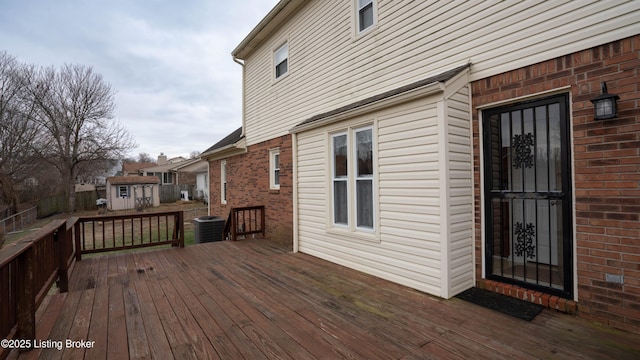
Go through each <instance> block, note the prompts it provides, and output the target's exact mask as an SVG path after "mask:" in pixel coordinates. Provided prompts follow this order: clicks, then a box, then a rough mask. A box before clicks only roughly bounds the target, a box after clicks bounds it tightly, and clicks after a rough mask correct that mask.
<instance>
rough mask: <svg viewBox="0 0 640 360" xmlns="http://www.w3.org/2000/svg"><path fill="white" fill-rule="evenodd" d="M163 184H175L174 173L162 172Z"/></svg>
mask: <svg viewBox="0 0 640 360" xmlns="http://www.w3.org/2000/svg"><path fill="white" fill-rule="evenodd" d="M162 184H163V185H164V184H173V173H162Z"/></svg>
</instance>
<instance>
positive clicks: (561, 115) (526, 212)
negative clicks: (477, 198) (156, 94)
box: [482, 95, 573, 297]
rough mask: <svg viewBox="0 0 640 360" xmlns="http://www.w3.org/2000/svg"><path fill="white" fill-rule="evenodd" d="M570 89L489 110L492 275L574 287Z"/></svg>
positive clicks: (565, 289)
mask: <svg viewBox="0 0 640 360" xmlns="http://www.w3.org/2000/svg"><path fill="white" fill-rule="evenodd" d="M568 115H569V109H568V96H567V95H556V96H551V97H547V98H544V99H540V100H536V101H530V102H525V103H519V104H515V105H510V106H504V107H499V108H493V109H489V110H485V111H483V112H482V119H483V120H482V121H483V122H482V126H483V137H484V140H483V141H484V144H483V145H484V146H483V156H484V158H483V160H484V204H485V205H484V211H485V214H484V215H485V229H486V231H485V264H486V275H487V278H488V279H494V280H498V281H502V282H507V283H514V284H517V285H520V286H523V287H526V288H531V289H537V290H541V291H544V292H546V293H551V294H556V295H560V296H563V297H571V295H572V293H573V278H572V276H573V270H572V269H573V268H572V241H573V240H572V230H571V229H572V226H571V206H572V201H571V179H570V174H571V173H570V162H569V151H570V145H569V135H568V128H569V116H568Z"/></svg>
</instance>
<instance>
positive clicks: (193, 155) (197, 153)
mask: <svg viewBox="0 0 640 360" xmlns="http://www.w3.org/2000/svg"><path fill="white" fill-rule="evenodd" d="M199 157H200V151H192V152H191V153H189V159H197V158H199Z"/></svg>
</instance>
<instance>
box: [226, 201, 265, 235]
mask: <svg viewBox="0 0 640 360" xmlns="http://www.w3.org/2000/svg"><path fill="white" fill-rule="evenodd" d="M252 234H262V236H263V237H264V235H265V223H264V206H263V205H260V206H248V207H237V208H231V211H230V212H229V217H228V218H227V222H226V223H225V228H224V237H226V238H228V239H230V240H236V239H237V238H238V236H246V235H252Z"/></svg>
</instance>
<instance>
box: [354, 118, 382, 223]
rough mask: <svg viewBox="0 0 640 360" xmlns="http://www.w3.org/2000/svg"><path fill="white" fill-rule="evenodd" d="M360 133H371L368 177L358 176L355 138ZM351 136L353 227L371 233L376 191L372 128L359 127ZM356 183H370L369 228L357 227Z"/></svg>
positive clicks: (374, 219)
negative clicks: (370, 157)
mask: <svg viewBox="0 0 640 360" xmlns="http://www.w3.org/2000/svg"><path fill="white" fill-rule="evenodd" d="M362 131H371V156H372V159H371V162H372V172H371V174H370V175H364V176H360V175H359V174H358V148H357V145H358V143H357V140H356V136H357V134H358V133H359V132H362ZM351 136H352V137H353V148H352V149H349V150H350V155H351V157H352V158H353V161H352V162H351V163H352V164H353V169H352V173H353V178H354V180H353V202H354V210H353V212H354V216H353V219H354V226H355V228H356V229H357V230H363V231H367V232H371V231H375V229H376V209H375V207H376V206H375V204H376V200H375V199H376V190H375V173H376V170H375V138H374V133H373V126H364V127H359V128H355V129H353V130H352V132H351ZM358 181H369V182H371V224H372V226H371V227H368V226H359V225H358V210H359V204H358Z"/></svg>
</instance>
